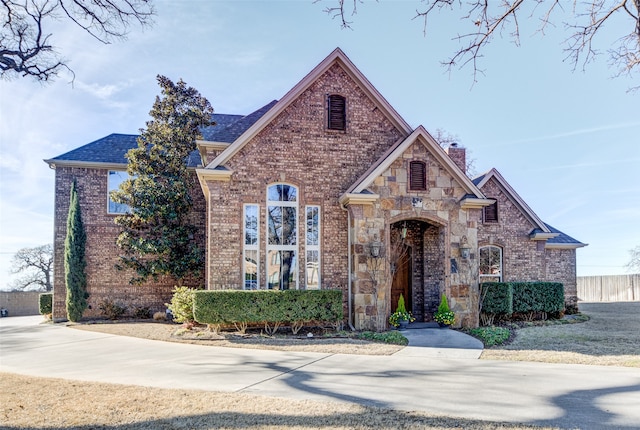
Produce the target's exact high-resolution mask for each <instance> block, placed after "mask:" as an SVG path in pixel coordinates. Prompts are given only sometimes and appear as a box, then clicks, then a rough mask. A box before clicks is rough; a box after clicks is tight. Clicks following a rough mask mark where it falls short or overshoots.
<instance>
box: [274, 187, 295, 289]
mask: <svg viewBox="0 0 640 430" xmlns="http://www.w3.org/2000/svg"><path fill="white" fill-rule="evenodd" d="M266 242H267V244H266V246H267V256H266V264H267V268H266V270H267V288H268V289H273V290H293V289H297V288H298V270H297V265H298V188H297V187H295V186H294V185H290V184H273V185H269V186H268V187H267V241H266Z"/></svg>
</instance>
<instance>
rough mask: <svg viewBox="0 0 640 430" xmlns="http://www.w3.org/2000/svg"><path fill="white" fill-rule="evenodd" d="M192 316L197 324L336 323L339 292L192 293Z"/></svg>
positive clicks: (338, 318) (218, 291)
mask: <svg viewBox="0 0 640 430" xmlns="http://www.w3.org/2000/svg"><path fill="white" fill-rule="evenodd" d="M193 315H194V318H195V320H196V321H197V322H199V323H201V324H221V325H227V324H242V323H246V324H275V323H304V322H312V321H318V322H330V323H334V322H339V321H342V319H343V310H342V291H340V290H308V291H307V290H284V291H280V290H278V291H273V290H258V291H247V290H208V291H195V292H194V296H193Z"/></svg>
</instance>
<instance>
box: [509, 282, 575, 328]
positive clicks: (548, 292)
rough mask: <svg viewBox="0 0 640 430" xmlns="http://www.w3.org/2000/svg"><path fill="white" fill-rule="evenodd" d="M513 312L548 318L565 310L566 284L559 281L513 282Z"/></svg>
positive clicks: (531, 317) (530, 317)
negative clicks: (549, 315)
mask: <svg viewBox="0 0 640 430" xmlns="http://www.w3.org/2000/svg"><path fill="white" fill-rule="evenodd" d="M511 287H512V289H513V312H517V313H519V314H525V315H526V314H528V315H530V316H529V317H528V318H527V319H529V320H531V319H533V317H534V316H535V315H541V316H542V319H546V316H547V315H548V314H552V315H559V314H561V313H562V312H563V311H564V286H563V285H562V284H561V283H559V282H512V283H511Z"/></svg>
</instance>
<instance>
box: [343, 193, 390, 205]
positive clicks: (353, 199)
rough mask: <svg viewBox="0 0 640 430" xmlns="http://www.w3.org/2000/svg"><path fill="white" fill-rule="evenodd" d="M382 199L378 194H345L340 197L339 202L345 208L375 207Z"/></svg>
mask: <svg viewBox="0 0 640 430" xmlns="http://www.w3.org/2000/svg"><path fill="white" fill-rule="evenodd" d="M379 199H380V196H379V195H378V194H369V193H366V194H363V193H344V194H343V195H341V196H340V199H339V202H340V205H342V206H343V207H347V206H349V205H373V204H374V203H375V202H377V201H378V200H379Z"/></svg>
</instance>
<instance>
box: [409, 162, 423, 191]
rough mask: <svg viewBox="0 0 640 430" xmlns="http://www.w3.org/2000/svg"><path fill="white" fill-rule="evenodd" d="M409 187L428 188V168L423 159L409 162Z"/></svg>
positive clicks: (416, 188)
mask: <svg viewBox="0 0 640 430" xmlns="http://www.w3.org/2000/svg"><path fill="white" fill-rule="evenodd" d="M409 189H410V190H426V189H427V169H426V166H425V164H424V163H423V162H422V161H412V162H411V163H409Z"/></svg>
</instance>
